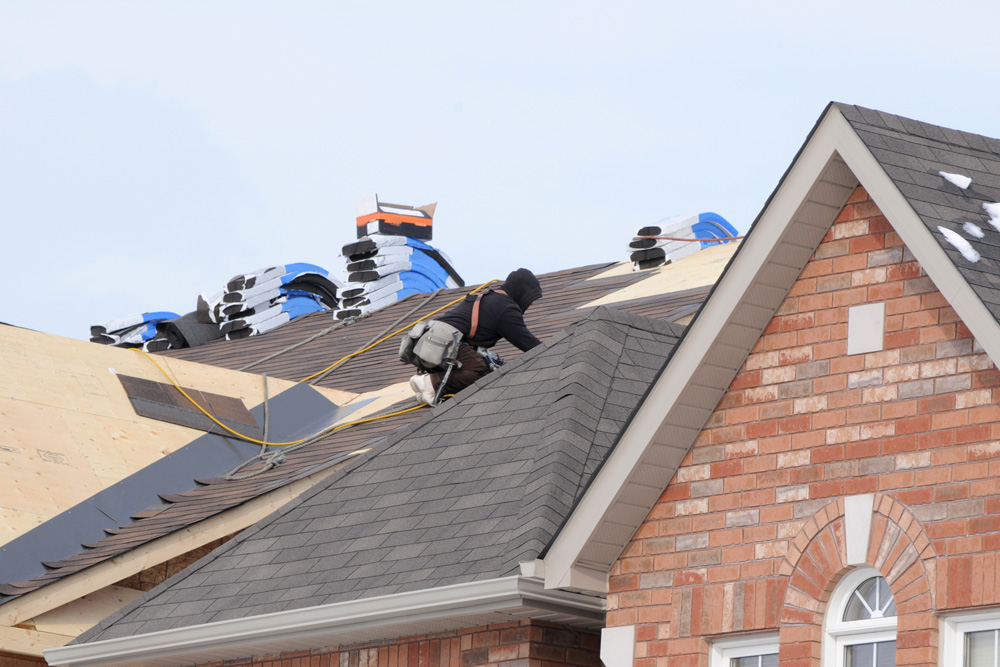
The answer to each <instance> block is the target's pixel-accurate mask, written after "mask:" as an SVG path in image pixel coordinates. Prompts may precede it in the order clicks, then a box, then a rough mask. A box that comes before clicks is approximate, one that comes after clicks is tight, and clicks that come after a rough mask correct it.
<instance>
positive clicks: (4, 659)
mask: <svg viewBox="0 0 1000 667" xmlns="http://www.w3.org/2000/svg"><path fill="white" fill-rule="evenodd" d="M45 664H47V663H46V662H45V660H43V659H42V658H30V657H27V656H23V655H15V654H13V653H3V652H0V667H38V666H39V665H45Z"/></svg>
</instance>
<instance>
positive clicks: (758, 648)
mask: <svg viewBox="0 0 1000 667" xmlns="http://www.w3.org/2000/svg"><path fill="white" fill-rule="evenodd" d="M778 646H779V644H778V635H777V634H776V633H768V634H766V635H747V636H742V637H731V638H720V639H715V640H712V644H711V655H710V664H711V667H729V665H730V661H731V660H732V659H733V658H746V657H748V656H752V655H765V654H768V653H777V652H778Z"/></svg>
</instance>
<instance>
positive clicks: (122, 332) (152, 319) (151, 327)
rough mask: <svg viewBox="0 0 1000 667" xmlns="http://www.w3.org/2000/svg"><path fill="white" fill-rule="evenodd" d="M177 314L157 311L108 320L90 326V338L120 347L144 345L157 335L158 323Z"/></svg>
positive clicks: (95, 341)
mask: <svg viewBox="0 0 1000 667" xmlns="http://www.w3.org/2000/svg"><path fill="white" fill-rule="evenodd" d="M177 316H178V315H177V313H171V312H168V311H156V312H152V313H139V314H138V315H129V316H127V317H119V318H117V319H114V320H108V321H107V322H102V323H101V324H95V325H93V326H91V327H90V340H91V342H93V343H102V344H104V345H115V346H118V347H142V346H143V344H145V343H146V342H148V341H150V340H152V339H153V338H154V337H155V336H156V325H157V323H159V322H163V321H164V320H170V319H173V318H176V317H177Z"/></svg>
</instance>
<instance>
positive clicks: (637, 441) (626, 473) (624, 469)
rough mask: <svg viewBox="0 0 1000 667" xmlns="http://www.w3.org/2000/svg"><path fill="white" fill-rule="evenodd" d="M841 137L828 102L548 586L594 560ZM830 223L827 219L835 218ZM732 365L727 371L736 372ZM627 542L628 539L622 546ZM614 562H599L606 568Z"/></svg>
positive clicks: (615, 456) (602, 482)
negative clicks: (602, 536) (604, 530)
mask: <svg viewBox="0 0 1000 667" xmlns="http://www.w3.org/2000/svg"><path fill="white" fill-rule="evenodd" d="M845 134H850V135H854V130H853V128H851V127H850V126H849V124H848V123H847V121H846V120H845V119H844V117H843V115H842V114H841V113H840V111H839V109H837V108H836V106H834V105H832V104H830V105H828V106H827V107H826V108H825V109H824V111H823V114H822V115H821V116H820V119H819V121H817V123H816V126H815V127H814V128H813V130H812V132H810V134H809V136H808V138H807V139H806V142H805V143H804V144H803V146H802V148H801V149H800V150H799V152H798V153H797V154H796V155H795V158H794V159H793V160H792V163H791V164H790V166H789V168H788V169H787V170H786V172H785V174H784V176H783V177H782V179H781V181H780V182H779V184H778V186H777V187H776V188H775V190H774V192H773V193H772V194H771V196H770V197H769V198H768V200H767V201H766V202H765V204H764V208H763V209H762V210H761V213H760V215H759V216H758V217H757V219H756V220H755V221H754V225H753V227H752V228H751V230H750V232H749V233H748V234H747V237H746V239H745V240H744V241H743V243H742V244H741V245H740V247H739V249H738V251H737V252H736V254H735V255H733V257H732V259H731V260H730V262H729V264H728V265H727V266H726V269H725V271H724V272H723V274H722V276H720V278H719V280H718V281H717V282H716V284H715V286H714V287H713V288H712V291H711V293H710V294H709V297H708V299H707V300H706V302H705V303H704V304H703V306H702V308H701V309H700V310H699V311H698V315H697V317H696V318H695V320H694V321H693V322H692V323H691V324H690V325H689V326H688V328H687V331H686V332H685V335H684V336H683V338H682V339H681V340H680V341H679V342H678V343H677V345H676V346H675V347H674V350H673V352H672V354H671V356H670V358H669V359H668V361H667V365H666V367H665V368H664V369H663V370H662V371H661V372H660V375H659V377H657V379H656V381H655V382H654V383H653V385H652V386H651V387H650V389H649V391H648V392H647V394H646V396H645V397H644V398H643V400H642V402H641V403H640V405H639V407H638V408H637V410H636V411H635V412H634V413H633V418H632V420H631V421H630V422H629V423H628V425H627V426H626V428H625V430H624V431H623V433H622V434H621V436H620V437H619V440H618V442H617V443H616V445H615V447H614V449H613V450H612V451H611V453H610V455H609V456H608V457H607V459H605V462H604V465H603V466H602V468H601V469H600V470H599V471H598V472H597V474H596V475H595V476H594V478H593V480H592V482H591V485H590V486H589V487H588V489H587V490H586V492H585V493H584V495H583V496H582V497H581V498H580V500H579V501H578V502H577V504H576V507H575V508H574V509H573V512H572V514H571V515H570V517H569V519H568V520H567V521H566V522H565V523H564V525H563V530H562V531H561V532H560V533H559V534H558V535H557V536H556V538H555V539H554V540H553V542H552V544H551V545H550V548H549V550H548V551H547V552H546V554H545V556H544V560H545V579H546V585H547V586H549V587H552V588H556V587H558V586H560V585H561V582H562V581H564V579H565V578H566V577H567V576H568V573H569V572H570V571H571V570H572V568H574V567H575V566H577V565H578V564H580V563H581V562H582V561H583V560H586V561H588V563H589V564H590V566H591V567H595V566H596V565H597V564H596V562H592V559H584V558H583V556H584V555H585V553H586V551H587V549H588V547H589V546H590V544H591V543H592V542H593V541H594V540H595V537H596V535H597V533H598V530H599V529H600V527H601V526H602V525H603V524H605V523H613V522H614V520H613V519H612V517H613V516H614V514H615V512H614V508H615V506H616V505H617V504H618V503H621V502H624V500H623V497H624V496H625V495H626V494H625V489H626V486H628V485H630V484H633V483H637V482H636V476H637V474H638V473H639V469H640V467H641V466H642V463H643V459H644V456H645V455H646V453H647V450H648V449H650V448H651V447H653V445H654V440H655V438H656V437H657V433H658V431H659V430H660V428H661V427H662V426H663V424H664V420H665V419H666V418H667V415H668V413H669V412H670V411H671V410H672V409H673V408H674V407H676V406H677V404H678V402H679V400H680V399H681V397H682V395H683V393H684V391H685V390H686V388H687V386H688V384H689V383H690V382H691V381H692V379H693V377H694V376H695V374H696V373H697V371H698V369H699V367H700V364H701V362H702V360H704V359H706V358H708V356H709V355H710V354H711V352H712V350H713V349H714V347H715V345H717V344H718V343H719V341H718V339H719V337H720V334H721V332H722V329H723V327H725V325H726V323H727V321H728V320H729V317H730V315H731V314H732V313H733V312H735V309H736V307H737V305H739V304H740V303H742V302H743V301H744V300H745V299H746V295H747V294H748V293H749V292H750V290H751V288H752V287H753V286H754V284H755V283H756V282H757V280H758V278H759V276H760V275H761V272H762V271H763V270H764V267H765V266H766V264H767V262H768V261H769V260H771V259H773V257H774V255H775V253H776V249H777V247H778V246H779V244H780V243H781V242H782V241H783V240H785V239H786V238H787V234H786V233H787V232H788V230H789V228H790V227H791V226H793V225H794V224H795V219H796V216H797V214H798V212H799V210H800V209H801V208H802V207H803V206H804V205H806V204H807V203H808V197H809V193H810V191H811V190H812V188H813V187H814V186H815V185H816V184H817V183H818V182H819V181H820V180H821V179H822V178H823V176H824V174H826V173H827V172H828V168H829V167H830V166H831V164H833V163H834V162H835V161H836V160H837V159H838V157H839V155H838V148H839V146H840V145H841V144H842V143H843V138H844V135H845ZM854 136H856V135H854ZM856 182H857V181H855V183H856ZM845 199H846V197H845ZM830 220H831V222H832V220H833V216H830ZM760 328H763V326H762V327H760ZM746 352H749V348H747V350H746ZM744 356H745V355H744ZM740 363H742V359H741V360H740ZM738 366H739V365H737V368H735V369H732V370H733V373H734V374H735V372H736V371H737V370H738ZM727 384H728V382H727ZM714 407H715V406H714V405H713V406H712V408H713V409H714ZM706 418H707V417H706ZM687 450H688V447H687V446H684V447H683V451H680V449H679V448H678V451H677V456H676V458H677V463H679V462H680V459H681V457H682V456H683V455H684V453H686V452H687ZM675 468H676V466H675ZM671 475H672V472H671ZM664 486H666V482H664ZM661 491H662V489H661ZM638 527H639V524H636V525H634V526H631V529H632V530H631V531H630V532H629V534H630V535H631V534H632V533H634V532H635V530H636V529H638ZM616 532H620V531H616ZM627 544H628V540H626V541H625V544H622V545H621V549H624V548H625V546H627ZM607 546H608V545H605V547H607ZM613 562H614V561H613V560H612V562H611V563H606V564H605V565H607V567H610V566H611V565H613Z"/></svg>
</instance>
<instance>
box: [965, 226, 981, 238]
mask: <svg viewBox="0 0 1000 667" xmlns="http://www.w3.org/2000/svg"><path fill="white" fill-rule="evenodd" d="M962 229H964V230H965V233H966V234H968V235H969V236H975V237H976V238H977V239H981V238H983V236H984V235H983V229H982V227H980V226H979V225H977V224H976V223H974V222H963V223H962Z"/></svg>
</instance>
